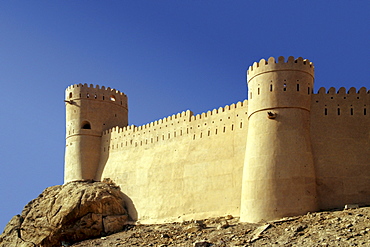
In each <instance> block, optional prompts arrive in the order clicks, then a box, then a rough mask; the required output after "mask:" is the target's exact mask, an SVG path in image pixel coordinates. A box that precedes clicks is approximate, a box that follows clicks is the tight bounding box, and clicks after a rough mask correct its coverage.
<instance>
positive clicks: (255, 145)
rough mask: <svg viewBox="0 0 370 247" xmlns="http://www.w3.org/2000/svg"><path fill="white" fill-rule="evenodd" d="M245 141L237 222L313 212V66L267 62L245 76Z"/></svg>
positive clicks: (299, 62) (290, 60)
mask: <svg viewBox="0 0 370 247" xmlns="http://www.w3.org/2000/svg"><path fill="white" fill-rule="evenodd" d="M247 83H248V119H249V121H248V139H247V147H246V156H245V164H244V171H243V182H242V198H241V210H240V220H241V221H244V222H260V221H262V220H274V219H279V218H282V217H286V216H293V215H300V214H305V213H307V212H308V211H315V210H317V209H318V208H317V199H316V181H315V171H314V164H313V156H312V150H311V141H310V107H311V94H312V92H313V83H314V67H313V64H312V63H311V62H310V61H308V60H304V59H302V58H298V59H294V58H293V57H289V58H288V61H286V62H285V60H284V57H279V58H278V61H275V59H274V58H272V57H270V58H269V59H268V61H265V60H264V59H262V60H261V61H260V62H259V63H254V64H253V66H250V67H249V69H248V71H247Z"/></svg>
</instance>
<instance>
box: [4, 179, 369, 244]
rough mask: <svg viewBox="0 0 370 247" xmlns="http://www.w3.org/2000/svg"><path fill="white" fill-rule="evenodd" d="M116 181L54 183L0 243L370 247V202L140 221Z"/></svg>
mask: <svg viewBox="0 0 370 247" xmlns="http://www.w3.org/2000/svg"><path fill="white" fill-rule="evenodd" d="M124 199H125V195H124V194H123V193H122V192H121V191H120V189H119V187H117V186H116V185H114V184H113V183H112V182H111V181H109V180H107V181H105V182H70V183H67V184H65V185H58V186H53V187H49V188H47V189H45V190H44V192H43V193H42V194H40V196H39V197H37V198H36V199H34V200H32V201H31V202H30V203H29V204H27V205H26V206H25V208H24V210H23V211H22V213H21V214H20V215H16V216H14V217H13V218H12V219H11V221H10V222H9V223H8V225H7V226H6V227H5V230H4V232H3V234H2V235H0V247H3V246H4V247H5V246H6V247H8V246H12V247H31V246H32V247H33V246H41V247H54V246H58V247H59V246H75V247H87V246H161V247H165V246H198V247H201V246H370V207H361V208H358V207H356V206H354V205H352V206H350V207H349V208H348V209H341V210H336V211H330V212H316V213H308V214H306V215H303V216H299V217H291V218H285V219H281V220H277V221H271V222H262V223H259V224H248V223H239V221H238V218H234V217H233V216H231V215H228V216H223V217H219V218H212V219H205V220H197V221H189V222H181V223H171V224H161V225H140V224H138V223H135V222H130V221H129V219H128V215H127V212H126V210H125V205H124V201H125V200H124Z"/></svg>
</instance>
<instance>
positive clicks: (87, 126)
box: [81, 121, 91, 129]
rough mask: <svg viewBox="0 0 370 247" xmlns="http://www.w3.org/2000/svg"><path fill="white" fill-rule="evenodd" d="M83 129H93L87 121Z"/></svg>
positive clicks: (83, 123) (82, 126)
mask: <svg viewBox="0 0 370 247" xmlns="http://www.w3.org/2000/svg"><path fill="white" fill-rule="evenodd" d="M81 129H91V125H90V123H89V122H87V121H84V122H82V125H81Z"/></svg>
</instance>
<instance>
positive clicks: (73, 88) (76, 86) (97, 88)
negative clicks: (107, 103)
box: [66, 83, 126, 96]
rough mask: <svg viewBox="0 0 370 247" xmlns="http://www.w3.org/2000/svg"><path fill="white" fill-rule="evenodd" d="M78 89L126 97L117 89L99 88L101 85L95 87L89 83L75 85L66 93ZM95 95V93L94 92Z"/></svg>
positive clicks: (67, 89)
mask: <svg viewBox="0 0 370 247" xmlns="http://www.w3.org/2000/svg"><path fill="white" fill-rule="evenodd" d="M76 89H80V90H81V91H82V90H95V91H105V92H108V93H113V94H118V95H122V96H126V95H125V94H124V93H123V92H121V91H119V90H117V89H114V88H110V87H107V88H106V87H105V86H99V85H95V86H94V85H93V84H89V85H88V84H87V83H84V84H82V83H78V84H73V85H70V86H68V87H67V88H66V92H68V91H72V90H76ZM92 93H93V92H92Z"/></svg>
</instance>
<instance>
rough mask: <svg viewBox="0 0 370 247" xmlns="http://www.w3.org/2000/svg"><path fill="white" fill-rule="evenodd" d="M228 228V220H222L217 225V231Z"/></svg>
mask: <svg viewBox="0 0 370 247" xmlns="http://www.w3.org/2000/svg"><path fill="white" fill-rule="evenodd" d="M228 227H229V222H227V220H221V221H220V222H219V223H218V225H217V229H225V228H228Z"/></svg>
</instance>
